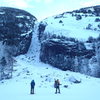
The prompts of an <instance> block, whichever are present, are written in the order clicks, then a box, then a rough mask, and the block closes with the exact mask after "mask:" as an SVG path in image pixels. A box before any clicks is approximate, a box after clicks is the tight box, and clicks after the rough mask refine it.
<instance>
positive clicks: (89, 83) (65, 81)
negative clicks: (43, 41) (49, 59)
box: [0, 55, 100, 100]
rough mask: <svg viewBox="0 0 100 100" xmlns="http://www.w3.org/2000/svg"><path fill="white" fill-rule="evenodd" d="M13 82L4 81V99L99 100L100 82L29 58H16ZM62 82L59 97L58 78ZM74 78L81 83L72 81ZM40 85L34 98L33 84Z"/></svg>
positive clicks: (1, 94) (0, 88) (0, 87)
mask: <svg viewBox="0 0 100 100" xmlns="http://www.w3.org/2000/svg"><path fill="white" fill-rule="evenodd" d="M15 60H16V63H15V65H14V72H13V79H9V80H3V81H1V82H0V98H1V100H8V98H9V100H54V99H55V100H89V99H90V100H99V99H100V95H99V89H100V79H97V78H93V77H89V76H85V75H81V74H79V73H73V72H69V71H61V70H58V69H56V68H53V67H52V66H49V65H46V64H43V63H33V61H32V58H29V57H27V56H25V55H22V56H19V57H17V58H15ZM56 78H59V79H60V82H61V84H62V85H61V94H55V89H54V87H53V84H54V79H56ZM73 78H76V79H77V80H81V83H79V84H75V83H73V82H71V81H70V80H72V79H73ZM32 79H34V80H35V82H36V86H35V94H34V95H30V81H31V80H32ZM64 85H68V88H64Z"/></svg>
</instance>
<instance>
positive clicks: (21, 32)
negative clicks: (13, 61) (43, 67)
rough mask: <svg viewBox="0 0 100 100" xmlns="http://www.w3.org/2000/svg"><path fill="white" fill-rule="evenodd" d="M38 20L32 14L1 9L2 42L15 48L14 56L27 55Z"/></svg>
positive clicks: (17, 10)
mask: <svg viewBox="0 0 100 100" xmlns="http://www.w3.org/2000/svg"><path fill="white" fill-rule="evenodd" d="M35 21H36V18H35V17H34V16H33V15H31V14H30V13H28V12H26V11H24V10H20V9H15V8H9V7H0V42H2V43H3V44H5V45H8V46H13V47H14V48H15V49H14V55H20V54H25V53H26V52H27V51H28V49H29V46H30V43H31V38H32V32H33V29H34V24H35Z"/></svg>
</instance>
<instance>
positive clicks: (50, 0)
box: [0, 0, 100, 20]
mask: <svg viewBox="0 0 100 100" xmlns="http://www.w3.org/2000/svg"><path fill="white" fill-rule="evenodd" d="M93 5H94V6H95V5H100V0H0V6H6V7H15V8H20V9H23V10H26V11H28V12H30V13H31V14H33V15H34V16H35V17H36V18H37V19H38V20H42V19H44V18H46V17H48V16H52V15H56V14H59V13H63V12H66V11H71V10H75V9H79V8H82V7H88V6H93Z"/></svg>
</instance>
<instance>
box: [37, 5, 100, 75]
mask: <svg viewBox="0 0 100 100" xmlns="http://www.w3.org/2000/svg"><path fill="white" fill-rule="evenodd" d="M99 11H100V6H93V7H87V8H82V9H79V10H74V11H72V12H65V13H62V14H59V15H56V16H53V17H49V18H47V19H44V20H43V21H41V22H40V24H39V28H38V31H39V40H40V43H41V49H40V60H41V61H42V62H44V63H48V64H50V65H52V66H54V67H57V68H60V69H62V70H71V71H75V72H80V73H84V74H88V75H92V76H96V77H100V67H99V61H100V59H99V56H98V55H99V46H100V43H99V42H100V36H99V33H100V12H99Z"/></svg>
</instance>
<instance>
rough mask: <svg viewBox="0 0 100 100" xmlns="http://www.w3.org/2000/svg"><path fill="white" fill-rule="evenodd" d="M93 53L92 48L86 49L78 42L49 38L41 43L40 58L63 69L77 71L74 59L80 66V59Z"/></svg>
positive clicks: (88, 57)
mask: <svg viewBox="0 0 100 100" xmlns="http://www.w3.org/2000/svg"><path fill="white" fill-rule="evenodd" d="M94 55H95V51H94V50H93V49H92V50H88V49H86V47H85V46H84V44H82V43H80V42H73V41H64V40H60V39H51V40H46V41H44V42H43V43H42V44H41V53H40V59H41V61H43V62H45V63H48V64H51V65H53V66H55V67H57V68H60V69H62V70H64V71H65V70H71V71H78V70H77V67H76V64H75V63H76V60H77V66H80V61H81V59H90V58H92V56H94ZM81 64H82V63H81ZM79 70H81V68H80V69H79Z"/></svg>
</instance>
